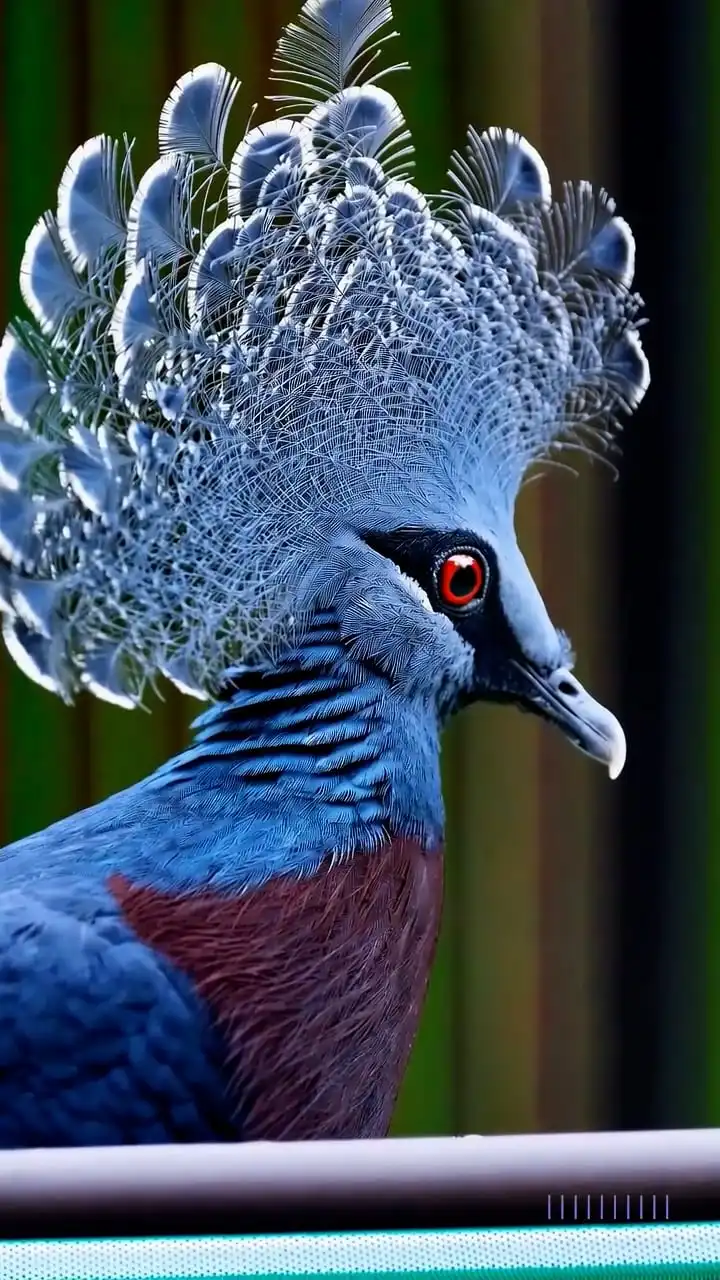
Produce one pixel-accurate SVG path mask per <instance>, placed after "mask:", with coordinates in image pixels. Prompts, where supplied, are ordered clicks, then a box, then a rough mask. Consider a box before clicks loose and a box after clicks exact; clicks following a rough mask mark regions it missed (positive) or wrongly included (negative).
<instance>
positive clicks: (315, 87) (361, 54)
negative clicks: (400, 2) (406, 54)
mask: <svg viewBox="0 0 720 1280" xmlns="http://www.w3.org/2000/svg"><path fill="white" fill-rule="evenodd" d="M392 20H393V15H392V9H391V7H390V4H389V3H388V2H387V0H306V3H305V4H304V5H303V7H302V10H301V12H300V16H299V18H298V20H297V22H291V23H290V25H289V26H288V28H287V30H286V31H285V32H284V34H283V35H282V36H281V37H280V39H279V41H278V46H277V52H276V54H275V60H274V62H273V66H272V70H271V72H270V79H271V80H273V81H280V82H281V83H283V84H285V85H286V86H287V87H288V88H289V89H292V90H295V91H297V90H301V91H302V92H301V93H300V94H297V93H290V94H280V95H276V96H275V99H274V100H275V101H277V102H282V103H283V104H284V105H285V106H286V107H288V108H290V107H294V108H296V109H298V110H299V111H300V112H301V113H304V112H305V111H306V110H308V109H309V108H311V107H312V106H313V104H314V103H317V102H322V101H324V100H325V99H327V98H331V97H332V96H333V94H336V93H339V92H340V90H341V89H345V88H347V87H348V86H350V85H354V84H357V83H358V82H359V81H360V80H367V79H368V74H367V73H368V71H369V70H371V69H372V67H373V66H374V64H375V61H376V59H377V57H378V54H379V53H380V48H381V46H382V45H383V44H384V43H385V42H386V41H387V40H390V39H392V38H393V37H394V35H395V34H396V33H395V32H394V31H387V30H384V29H385V28H387V27H389V25H390V24H391V22H392ZM391 69H392V70H398V69H399V68H397V67H394V68H391ZM385 74H386V75H387V74H388V72H387V71H386V72H385ZM374 78H375V79H377V75H376V76H375V77H374Z"/></svg>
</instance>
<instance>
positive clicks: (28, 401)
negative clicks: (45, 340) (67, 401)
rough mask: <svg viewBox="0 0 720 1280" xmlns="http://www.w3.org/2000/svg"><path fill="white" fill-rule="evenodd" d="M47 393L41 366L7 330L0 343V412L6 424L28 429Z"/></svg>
mask: <svg viewBox="0 0 720 1280" xmlns="http://www.w3.org/2000/svg"><path fill="white" fill-rule="evenodd" d="M48 392H49V386H48V380H47V374H46V372H45V370H44V369H43V367H42V365H41V364H40V362H39V361H38V360H37V359H36V358H35V356H34V355H33V354H32V352H31V351H29V350H28V349H27V348H26V347H25V346H23V344H22V343H21V342H20V340H19V337H18V336H17V335H16V334H15V333H13V331H12V329H8V331H7V333H6V334H5V336H4V338H3V340H2V343H0V410H2V412H3V413H4V415H5V417H6V418H7V420H8V422H9V423H10V425H11V426H13V427H25V426H29V424H30V422H31V420H32V418H33V416H34V414H35V411H36V409H37V407H38V405H39V404H40V402H41V400H42V399H43V397H44V396H46V395H47V394H48Z"/></svg>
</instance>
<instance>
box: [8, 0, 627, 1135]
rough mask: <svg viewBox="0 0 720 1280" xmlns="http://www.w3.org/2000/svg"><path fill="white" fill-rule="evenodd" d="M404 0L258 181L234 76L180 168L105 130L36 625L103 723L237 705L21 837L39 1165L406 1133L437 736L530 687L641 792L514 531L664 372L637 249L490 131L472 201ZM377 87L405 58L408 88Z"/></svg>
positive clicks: (31, 347) (337, 53)
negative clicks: (424, 155)
mask: <svg viewBox="0 0 720 1280" xmlns="http://www.w3.org/2000/svg"><path fill="white" fill-rule="evenodd" d="M391 16H392V15H391V12H390V8H389V5H388V4H387V3H386V2H385V0H307V2H306V4H305V5H304V7H303V10H302V13H301V15H300V17H299V19H298V21H297V23H294V24H292V25H291V26H290V27H289V28H288V30H287V31H286V32H285V34H284V35H283V37H282V38H281V41H280V44H279V46H278V54H277V57H276V62H275V64H274V70H273V77H274V79H275V80H279V81H281V82H282V84H283V86H284V88H285V90H286V92H285V93H284V94H283V95H281V96H278V98H277V99H276V100H277V102H279V104H280V114H279V115H278V117H277V119H276V120H274V121H272V122H270V123H269V124H266V125H260V126H256V127H254V128H251V129H249V130H248V132H247V133H246V135H245V137H244V138H243V140H242V142H241V143H240V145H239V147H238V148H237V150H236V152H235V154H234V155H233V157H232V158H231V159H230V160H229V161H226V160H225V158H224V150H223V148H224V136H225V129H226V124H227V119H228V116H229V113H230V110H231V108H232V105H233V101H234V98H235V96H236V93H237V89H238V84H237V82H236V81H234V80H233V78H232V77H231V76H230V75H229V73H228V72H226V71H225V70H224V69H223V68H222V67H220V66H218V65H217V64H214V63H212V64H206V65H205V66H203V67H199V68H197V69H196V70H195V71H194V72H191V73H189V75H187V76H184V77H183V78H182V79H181V80H180V81H179V83H178V85H177V86H176V87H175V89H174V90H173V92H172V94H171V95H170V97H169V99H168V101H167V103H166V104H165V107H164V108H163V111H162V114H161V120H160V130H159V140H160V151H161V156H160V159H159V160H158V161H157V162H156V164H154V165H153V166H151V168H150V170H148V172H147V173H146V174H145V175H143V177H142V178H141V179H140V180H139V181H138V182H136V181H135V178H134V176H133V174H132V167H131V164H130V157H129V152H128V153H127V154H126V155H125V156H124V157H123V156H121V155H120V153H119V152H118V148H117V145H116V144H114V143H113V142H112V141H111V140H110V139H107V138H105V137H99V138H95V139H91V140H90V142H88V143H86V144H84V145H83V146H82V147H80V148H78V150H77V151H76V152H75V153H74V155H73V157H72V158H71V160H70V162H69V164H68V167H67V169H66V171H65V174H64V175H63V178H62V181H61V184H60V191H59V202H58V210H57V215H56V216H54V215H50V214H47V215H45V216H44V218H42V219H41V220H40V222H39V223H38V224H37V226H36V228H35V229H34V230H33V232H32V233H31V235H30V237H29V240H28V244H27V248H26V252H25V257H24V259H23V265H22V268H21V282H22V286H23V293H24V296H25V300H26V302H27V304H28V306H29V308H30V311H31V312H32V315H33V318H34V322H35V325H34V327H31V326H29V325H27V324H20V323H17V324H15V325H14V326H11V327H10V329H9V330H8V332H7V334H6V336H5V338H4V340H3V342H2V345H1V346H0V406H1V407H2V411H3V414H4V418H5V422H4V425H2V426H0V561H1V562H2V563H1V564H0V570H1V572H0V610H1V611H2V614H3V635H4V638H5V642H6V645H7V647H8V650H9V652H10V653H11V655H12V657H13V658H14V659H15V660H16V662H18V664H19V665H20V666H21V668H22V669H23V670H24V671H25V672H26V674H27V675H28V676H30V677H31V678H32V679H34V680H36V681H37V682H39V683H40V684H41V685H43V686H44V687H46V688H47V689H48V690H51V691H52V692H54V693H57V694H59V695H60V696H62V697H63V698H65V699H66V700H68V701H70V700H72V698H73V697H75V696H76V695H77V694H78V693H81V692H83V691H88V692H90V693H92V694H94V695H95V696H97V697H100V698H104V699H106V700H109V701H111V702H114V703H116V704H119V705H121V706H124V707H128V708H133V707H135V706H137V705H138V704H139V703H140V702H142V700H143V699H144V697H145V694H146V691H147V689H148V688H149V687H150V688H151V687H152V686H153V685H154V684H155V683H156V682H157V681H158V680H159V679H160V678H166V679H170V680H171V681H173V683H175V684H176V685H177V686H178V687H179V688H180V689H182V690H183V692H185V693H186V694H188V695H191V696H195V697H198V698H201V699H204V700H206V701H210V704H211V705H210V706H209V708H208V709H207V710H205V711H204V712H203V714H202V715H201V716H200V718H199V719H198V720H197V721H196V723H195V725H194V735H193V739H192V742H191V743H190V745H189V746H188V747H187V748H186V749H185V750H184V751H182V752H181V753H180V754H179V755H178V756H176V757H175V758H173V759H172V760H170V761H168V762H167V764H165V765H163V766H162V767H161V768H160V769H158V770H157V771H156V772H155V773H154V774H152V775H151V776H150V777H148V778H146V779H144V780H143V781H141V782H139V783H138V784H137V785H135V786H133V787H131V788H129V789H128V790H126V791H124V792H122V793H120V794H118V795H115V796H112V797H110V798H108V799H107V800H105V801H103V802H102V803H101V804H99V805H97V806H95V807H94V808H91V809H89V810H86V811H84V812H82V813H79V814H75V815H72V816H71V817H69V818H66V819H64V820H63V821H61V822H59V823H56V824H55V825H54V826H52V827H50V828H48V829H47V830H45V831H42V832H40V833H38V834H37V835H34V836H31V837H29V838H28V839H26V840H22V841H19V842H18V843H16V844H14V845H12V846H10V847H9V848H7V849H5V850H3V851H2V854H1V855H0V1146H3V1147H22V1146H57V1145H83V1144H107V1143H147V1142H168V1141H178V1142H194V1141H203V1140H214V1141H218V1140H222V1141H237V1140H251V1139H266V1138H271V1139H297V1138H322V1137H363V1136H366V1137H376V1136H381V1135H383V1134H385V1133H386V1132H387V1129H388V1125H389V1123H390V1117H391V1114H392V1109H393V1104H394V1101H395V1097H396V1094H397V1090H398V1088H399V1085H400V1082H401V1079H402V1076H403V1072H404V1069H405V1065H406V1063H407V1059H408V1056H409V1053H410V1050H411V1047H412V1043H413V1039H414V1036H415V1032H416V1029H417V1025H418V1021H419V1018H420V1013H421V1009H422V1003H423V998H424V995H425V991H426V988H427V984H428V980H429V975H430V970H431V965H432V957H433V953H434V949H435V944H436V940H437V936H438V930H439V927H440V918H441V906H442V864H443V832H444V815H443V802H442V791H441V783H440V766H439V759H440V735H441V732H442V729H443V726H444V725H445V723H446V722H447V720H448V718H449V717H450V716H451V715H452V714H453V713H454V712H455V711H457V710H459V709H460V708H461V707H462V706H464V705H465V704H466V703H468V702H471V701H474V700H476V699H486V700H495V701H504V702H511V703H517V704H519V705H521V706H523V707H525V708H526V709H530V710H533V711H535V712H536V713H538V714H540V715H542V716H543V717H544V718H546V719H548V720H551V721H553V722H555V723H556V724H558V725H560V727H561V728H562V729H563V731H564V732H565V733H566V734H567V735H568V737H569V738H570V739H571V740H572V741H573V742H574V743H575V744H576V745H578V746H580V747H581V749H583V750H584V751H586V752H587V753H588V754H590V755H592V756H594V757H596V758H598V759H600V760H602V761H604V762H605V763H606V764H607V765H608V766H609V768H610V771H611V774H613V775H614V774H616V773H617V772H619V770H620V768H621V767H622V763H623V760H624V752H625V745H624V738H623V735H622V731H621V729H620V726H619V725H618V723H617V721H616V720H615V719H614V717H613V716H611V715H610V713H609V712H608V711H606V710H605V708H603V707H601V706H600V705H599V704H598V703H597V702H595V701H594V700H593V699H592V698H591V697H590V695H589V694H588V693H587V692H586V691H585V690H584V689H583V687H582V685H580V683H579V682H578V680H577V679H576V677H575V676H574V675H573V673H572V671H571V661H572V659H571V654H570V648H569V644H568V641H567V639H566V637H565V636H564V635H563V634H562V633H561V632H559V631H557V630H556V628H555V627H554V626H553V625H552V623H551V621H550V619H549V617H548V615H547V612H546V610H545V606H544V604H543V602H542V599H541V597H540V595H539V593H538V591H537V588H536V586H535V584H534V582H533V580H532V578H531V576H530V573H529V571H528V569H527V566H526V564H525V561H524V560H523V558H522V555H521V553H520V550H519V548H518V546H517V542H516V538H515V533H514V529H513V508H514V501H515V496H516V493H517V490H518V487H519V485H520V483H521V481H522V478H523V476H524V474H525V472H526V470H527V468H528V467H529V466H530V465H531V464H532V463H533V462H534V461H536V460H537V459H538V458H543V457H545V456H547V455H548V453H552V452H553V450H554V449H556V448H560V447H563V446H564V445H565V444H566V443H568V442H569V441H572V440H576V439H577V438H580V439H583V438H590V439H596V440H599V441H601V442H605V441H607V440H609V438H610V430H611V427H612V426H613V425H614V420H615V416H616V415H617V413H619V412H621V411H623V410H628V409H631V408H633V407H634V406H635V404H637V403H638V402H639V400H640V399H641V398H642V395H643V394H644V391H645V388H646V386H647V382H648V371H647V365H646V362H645V359H644V356H643V354H642V349H641V346H640V342H639V338H638V335H637V330H636V328H635V323H634V321H635V317H636V314H637V311H638V308H639V299H637V297H636V295H634V294H632V293H631V292H630V284H631V281H632V275H633V266H634V246H633V241H632V236H631V234H630V232H629V229H628V228H627V225H626V224H625V223H624V222H623V221H622V219H620V218H618V217H616V215H615V212H614V205H613V203H612V201H611V200H610V199H609V197H607V196H606V195H605V194H604V193H602V192H600V193H597V192H593V191H592V189H591V188H590V187H589V186H588V185H587V184H582V183H581V184H578V186H576V187H574V188H566V189H565V192H564V196H563V200H562V201H560V202H559V203H553V202H552V200H551V195H550V188H549V179H548V177H547V172H546V170H545V167H544V165H543V163H542V160H541V159H540V157H539V156H538V155H537V152H535V151H534V149H533V148H532V147H531V146H530V145H529V144H528V143H527V142H525V140H524V139H522V138H520V137H519V136H518V135H516V134H513V133H511V132H510V131H507V130H505V131H503V130H490V131H489V132H488V133H486V134H483V135H478V134H476V133H475V132H474V131H472V130H471V131H470V134H469V136H468V147H467V150H466V152H465V154H464V155H462V156H456V157H455V159H454V168H453V177H454V181H455V185H456V187H457V191H456V193H455V195H454V196H453V197H451V196H450V195H448V196H447V197H446V204H447V208H443V209H437V208H433V207H432V206H431V204H430V202H428V200H427V199H426V198H425V197H424V196H423V195H422V194H421V193H420V192H419V191H418V190H417V189H416V188H415V187H414V186H413V185H412V183H411V182H410V178H409V170H408V164H409V154H410V153H409V147H408V135H407V132H406V130H405V127H404V121H403V119H402V115H401V112H400V109H399V107H398V105H397V103H396V102H395V100H394V98H392V97H391V96H390V94H389V93H387V92H386V91H385V89H384V88H380V87H379V84H378V80H379V79H380V77H381V74H382V73H380V72H378V71H377V65H376V64H377V59H378V57H379V55H380V53H381V51H382V46H383V45H384V43H385V41H386V40H387V39H388V38H389V35H390V34H391V33H389V32H388V30H387V27H388V24H389V22H390V20H391ZM371 69H372V75H371V74H370V71H371Z"/></svg>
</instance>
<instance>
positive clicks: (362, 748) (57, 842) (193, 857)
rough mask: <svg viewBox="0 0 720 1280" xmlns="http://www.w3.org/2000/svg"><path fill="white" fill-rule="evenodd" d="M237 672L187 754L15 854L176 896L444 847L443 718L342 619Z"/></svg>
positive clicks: (322, 623) (324, 621)
mask: <svg viewBox="0 0 720 1280" xmlns="http://www.w3.org/2000/svg"><path fill="white" fill-rule="evenodd" d="M231 677H232V678H231V680H230V681H229V684H228V689H227V692H226V697H225V698H224V700H222V701H220V702H219V703H216V704H214V705H213V706H212V707H211V708H210V710H208V711H206V712H205V713H204V714H203V715H202V716H200V718H199V719H198V720H197V721H196V723H195V725H194V729H195V736H194V740H193V742H192V744H191V745H190V746H189V747H188V749H187V750H185V751H183V752H182V753H181V754H180V755H179V756H176V757H174V758H173V759H172V760H169V761H168V762H167V764H165V765H163V766H162V767H161V768H160V769H159V770H157V772H156V773H154V774H152V775H151V776H150V777H149V778H146V779H144V780H143V781H142V782H140V783H138V784H137V785H136V786H135V787H131V788H130V789H129V790H128V791H125V792H122V793H120V794H119V795H117V796H113V797H111V798H110V799H109V800H107V801H105V802H104V803H103V804H100V805H98V806H96V807H95V808H94V809H91V810H88V811H86V812H85V813H83V814H78V815H75V816H74V817H72V818H69V819H67V820H65V821H64V822H62V823H59V824H57V825H56V826H55V827H53V828H51V829H50V831H48V832H44V833H41V835H39V836H38V837H32V838H31V839H30V840H29V841H23V842H21V844H20V845H18V846H13V849H17V851H18V853H20V851H21V849H23V848H24V849H25V851H26V853H29V852H30V848H31V847H32V846H37V848H38V856H43V857H44V859H45V865H46V866H47V865H48V859H49V860H50V862H51V863H52V862H55V858H54V857H53V853H54V851H57V855H58V856H62V861H63V862H64V864H65V866H67V859H68V858H69V857H71V856H73V855H75V856H76V857H77V861H78V863H80V862H81V860H82V861H83V862H84V864H85V865H86V866H87V865H88V864H89V863H90V864H91V865H92V866H93V868H96V867H97V866H98V864H102V866H103V867H104V869H105V870H108V871H123V872H124V873H125V874H126V875H128V876H129V877H130V878H133V879H139V880H140V881H143V882H146V883H150V884H153V885H155V886H156V887H165V888H167V889H168V890H172V889H177V888H181V887H191V886H197V885H200V884H203V885H208V886H213V887H216V888H225V889H227V888H241V887H245V886H249V885H253V884H258V883H261V882H263V881H264V880H266V879H268V878H269V877H270V876H273V875H278V874H283V873H288V872H289V873H294V874H300V875H302V874H304V873H307V872H309V871H311V870H313V869H314V867H316V866H317V864H318V862H319V861H321V859H322V858H324V857H325V856H327V854H329V853H333V854H337V855H340V856H342V855H351V854H353V853H357V852H361V851H365V850H371V849H373V848H376V847H379V846H380V845H381V844H383V843H384V842H385V841H386V840H387V839H388V838H392V837H403V836H404V837H410V838H413V839H416V840H419V841H420V842H421V843H422V844H423V845H425V846H426V847H427V848H428V849H431V848H434V847H437V845H438V844H439V843H440V841H441V839H442V828H443V807H442V796H441V789H440V776H439V759H438V757H439V743H438V732H439V730H438V723H437V716H436V713H435V711H434V709H433V708H432V707H430V706H428V705H426V704H424V703H421V702H408V701H407V700H406V699H404V698H401V697H399V696H397V695H396V694H395V693H394V692H393V690H392V688H391V687H390V685H389V684H388V682H387V680H386V679H385V678H384V677H383V676H381V675H380V674H378V673H376V672H374V671H372V670H370V669H368V668H367V667H365V666H363V665H361V664H359V663H357V662H355V661H354V660H352V659H351V658H350V657H349V656H348V654H347V651H346V650H345V649H344V648H343V647H342V645H341V643H340V641H339V639H338V637H337V633H336V631H335V629H334V625H333V621H332V618H331V617H328V616H324V617H320V618H318V619H317V621H316V623H315V625H314V626H313V627H312V628H311V630H310V631H309V633H308V634H307V635H306V636H305V638H304V640H303V645H302V648H301V649H299V650H297V651H294V652H289V653H287V654H286V655H285V657H284V658H283V659H282V660H281V661H279V662H277V663H275V664H274V665H273V666H272V667H268V668H267V669H265V670H252V671H245V670H243V671H239V672H236V673H231ZM149 832H152V835H149ZM51 837H54V839H52V840H51V839H50V838H51ZM81 847H82V854H81V853H80V848H81ZM41 848H42V849H43V850H44V852H43V854H42V855H41V854H40V850H41Z"/></svg>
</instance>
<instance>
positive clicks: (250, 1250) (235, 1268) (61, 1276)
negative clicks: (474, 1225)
mask: <svg viewBox="0 0 720 1280" xmlns="http://www.w3.org/2000/svg"><path fill="white" fill-rule="evenodd" d="M718 1259H720V1224H717V1223H699V1224H694V1225H684V1224H663V1225H662V1226H655V1225H650V1224H646V1225H635V1226H614V1227H601V1226H590V1227H578V1228H575V1227H558V1228H555V1227H544V1228H537V1229H525V1230H519V1229H518V1230H482V1231H432V1232H431V1231H414V1232H400V1231H386V1232H358V1233H343V1234H337V1235H335V1234H327V1235H285V1236H244V1237H242V1236H215V1237H198V1238H192V1239H177V1238H169V1239H136V1240H132V1239H130V1240H68V1241H32V1242H30V1241H17V1242H11V1243H6V1244H0V1275H1V1276H2V1278H3V1280H41V1278H42V1280H56V1278H57V1280H146V1278H147V1280H181V1278H182V1280H191V1278H192V1280H221V1277H222V1280H230V1277H239V1276H249V1275H252V1276H293V1275H295V1276H304V1277H319V1276H333V1277H338V1276H360V1275H365V1276H377V1277H380V1276H383V1277H385V1276H392V1275H405V1276H407V1275H414V1276H423V1277H426V1276H427V1277H431V1276H440V1275H466V1276H481V1277H482V1276H513V1277H527V1278H528V1280H530V1278H531V1277H534V1276H547V1275H550V1274H554V1275H557V1274H558V1273H559V1274H561V1275H568V1276H573V1277H583V1276H600V1275H602V1276H618V1277H620V1276H648V1277H650V1276H652V1277H660V1276H663V1277H670V1276H702V1277H708V1278H709V1277H715V1276H720V1261H718Z"/></svg>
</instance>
